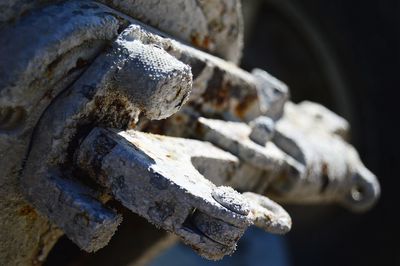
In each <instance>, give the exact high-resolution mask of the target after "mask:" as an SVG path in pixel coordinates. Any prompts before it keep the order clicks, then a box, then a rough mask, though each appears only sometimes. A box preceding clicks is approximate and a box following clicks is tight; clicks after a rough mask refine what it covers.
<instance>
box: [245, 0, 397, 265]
mask: <svg viewBox="0 0 400 266" xmlns="http://www.w3.org/2000/svg"><path fill="white" fill-rule="evenodd" d="M243 2H244V11H245V18H246V22H247V26H246V32H247V35H246V41H245V51H244V57H243V67H244V68H246V69H249V70H250V69H252V68H254V67H260V68H263V69H265V70H267V71H268V72H270V73H271V74H272V75H274V76H276V77H278V78H279V79H281V80H283V81H284V82H286V83H287V84H288V85H289V87H290V88H291V93H292V99H293V101H295V102H299V101H302V100H305V99H308V100H312V101H316V102H320V103H322V104H324V105H326V106H328V107H329V108H331V109H332V110H334V111H336V112H337V113H339V114H341V115H342V116H344V117H345V118H347V119H348V120H349V121H350V123H351V126H352V135H351V142H352V143H353V144H354V145H355V146H356V148H357V150H358V151H359V152H360V155H361V158H362V160H363V162H364V163H365V164H366V166H367V167H368V168H369V169H371V170H372V171H373V172H374V173H375V174H376V175H377V176H378V177H379V181H380V183H381V186H382V196H381V199H380V201H379V203H378V204H377V206H376V207H375V208H374V209H373V210H371V211H369V212H367V213H365V214H362V215H355V214H351V213H349V212H347V211H345V210H343V209H339V208H333V207H318V208H316V207H290V208H288V210H289V213H290V214H291V215H292V218H293V224H294V226H293V230H292V231H291V232H290V233H289V234H288V235H287V237H286V240H287V245H288V250H289V253H290V264H291V265H326V266H327V265H400V245H399V244H398V242H397V241H398V240H399V238H400V229H399V225H400V223H399V222H398V220H397V210H400V208H399V207H398V205H397V204H399V203H400V200H399V199H397V198H396V197H397V196H398V195H400V193H399V189H400V186H399V185H400V182H399V178H398V173H399V170H400V168H399V167H400V156H399V151H400V150H399V148H400V145H399V144H398V143H399V141H398V137H399V136H400V134H399V133H400V130H399V126H398V123H399V122H400V119H399V117H398V116H399V114H400V112H399V110H398V106H399V99H400V98H399V97H400V93H398V90H399V89H400V87H399V82H400V79H399V73H398V72H399V70H400V64H399V63H400V60H399V59H400V54H399V52H400V1H397V0H384V1H379V0H375V1H353V0H352V1H348V0H335V1H326V0H301V1H296V0H292V1H289V0H265V1H249V0H248V1H246V0H245V1H243ZM265 265H267V264H265ZM270 265H273V264H270Z"/></svg>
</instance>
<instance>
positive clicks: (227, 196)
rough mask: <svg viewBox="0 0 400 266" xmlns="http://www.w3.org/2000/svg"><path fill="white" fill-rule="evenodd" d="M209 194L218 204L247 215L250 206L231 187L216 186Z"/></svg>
mask: <svg viewBox="0 0 400 266" xmlns="http://www.w3.org/2000/svg"><path fill="white" fill-rule="evenodd" d="M211 195H212V197H213V198H214V199H215V200H216V201H217V202H218V203H219V204H221V205H222V206H224V207H225V208H227V209H228V210H231V211H233V212H236V213H237V214H240V215H248V214H249V212H250V206H249V203H248V202H247V201H246V199H244V198H243V196H242V195H241V194H240V193H239V192H237V191H236V190H234V189H233V188H231V187H225V186H220V187H216V188H214V189H213V191H212V194H211Z"/></svg>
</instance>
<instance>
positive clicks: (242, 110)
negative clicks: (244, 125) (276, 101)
mask: <svg viewBox="0 0 400 266" xmlns="http://www.w3.org/2000/svg"><path fill="white" fill-rule="evenodd" d="M257 100H258V98H257V95H254V94H248V95H246V96H245V97H244V98H243V100H242V101H240V102H239V104H238V105H236V107H235V114H236V115H237V116H238V117H239V118H241V119H244V118H245V116H246V113H247V112H248V110H249V109H250V107H252V106H253V104H254V102H256V101H257Z"/></svg>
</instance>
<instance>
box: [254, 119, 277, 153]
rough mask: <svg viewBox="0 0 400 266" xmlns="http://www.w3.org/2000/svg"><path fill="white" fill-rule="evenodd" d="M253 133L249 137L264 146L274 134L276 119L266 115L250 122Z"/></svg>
mask: <svg viewBox="0 0 400 266" xmlns="http://www.w3.org/2000/svg"><path fill="white" fill-rule="evenodd" d="M250 127H251V133H250V135H249V138H250V139H251V140H252V141H254V142H255V143H257V144H260V145H261V146H264V145H265V144H266V143H267V142H268V141H269V140H270V139H271V138H272V136H273V134H274V130H275V125H274V121H273V120H272V119H271V118H269V117H266V116H260V117H258V118H256V119H254V120H253V121H251V122H250Z"/></svg>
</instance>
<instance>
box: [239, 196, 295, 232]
mask: <svg viewBox="0 0 400 266" xmlns="http://www.w3.org/2000/svg"><path fill="white" fill-rule="evenodd" d="M243 196H244V197H245V198H247V199H249V200H250V204H252V210H251V212H252V213H253V215H254V216H255V217H256V218H255V220H254V224H255V225H257V226H258V227H260V228H262V229H264V230H265V231H267V232H271V233H274V234H285V233H287V232H289V230H290V229H291V227H292V219H291V218H290V216H289V214H288V213H287V212H286V211H285V209H283V208H282V207H281V206H280V205H279V204H277V203H276V202H274V201H272V200H270V199H268V198H267V197H264V196H261V195H259V194H256V193H253V192H245V193H243Z"/></svg>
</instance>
